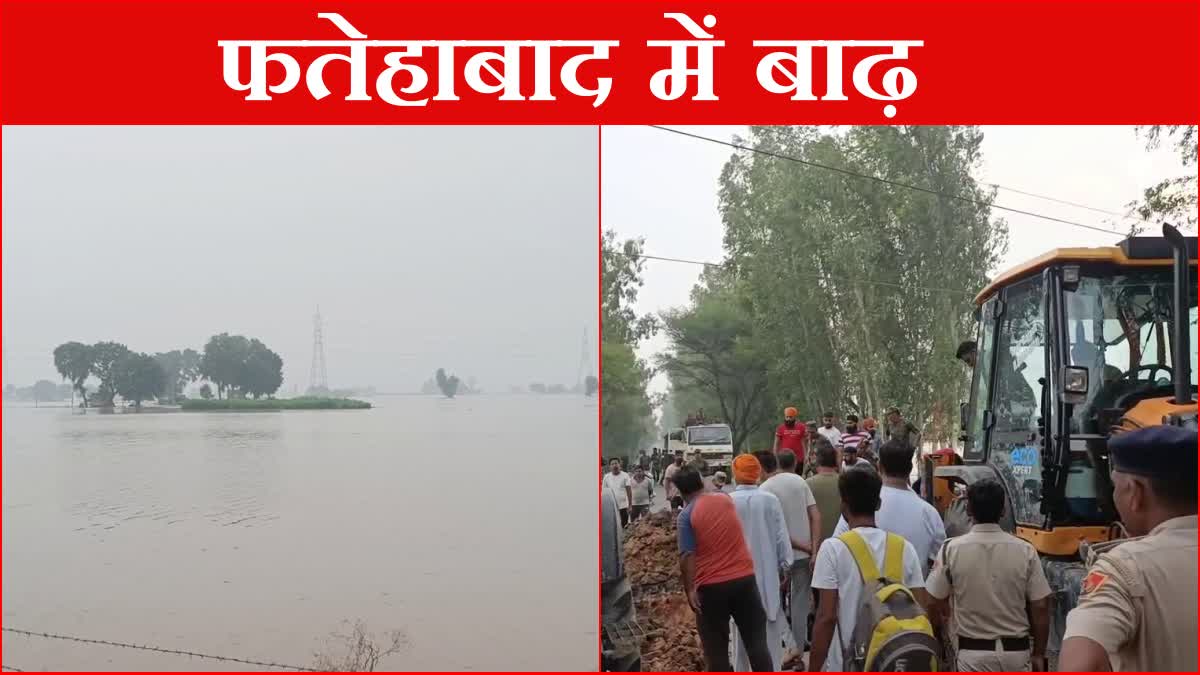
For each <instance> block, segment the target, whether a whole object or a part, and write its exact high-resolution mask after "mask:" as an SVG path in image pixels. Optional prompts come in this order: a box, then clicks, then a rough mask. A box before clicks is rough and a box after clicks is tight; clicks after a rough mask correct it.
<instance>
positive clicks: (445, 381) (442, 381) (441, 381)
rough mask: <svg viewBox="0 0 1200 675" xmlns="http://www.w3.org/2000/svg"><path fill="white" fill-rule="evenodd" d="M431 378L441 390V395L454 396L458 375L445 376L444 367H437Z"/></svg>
mask: <svg viewBox="0 0 1200 675" xmlns="http://www.w3.org/2000/svg"><path fill="white" fill-rule="evenodd" d="M433 378H434V380H436V381H437V386H438V389H440V390H441V392H442V395H443V396H445V397H446V398H454V395H455V394H457V393H458V384H459V381H458V377H457V376H455V375H449V376H447V375H446V370H445V369H444V368H438V369H437V373H435V374H434V376H433Z"/></svg>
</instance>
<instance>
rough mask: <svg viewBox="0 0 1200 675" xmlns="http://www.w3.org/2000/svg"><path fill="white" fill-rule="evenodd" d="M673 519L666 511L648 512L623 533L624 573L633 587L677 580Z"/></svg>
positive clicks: (676, 547)
mask: <svg viewBox="0 0 1200 675" xmlns="http://www.w3.org/2000/svg"><path fill="white" fill-rule="evenodd" d="M675 537H676V535H675V519H674V518H672V517H671V513H670V512H669V511H659V512H656V513H652V514H649V515H648V516H646V517H644V518H641V519H639V520H638V522H636V523H634V524H633V525H632V526H631V527H630V528H629V530H628V531H627V532H626V533H625V573H626V575H628V577H629V583H630V584H632V585H633V586H634V587H638V586H653V585H659V584H665V583H667V582H670V581H678V579H679V548H678V545H677V543H676V538H675Z"/></svg>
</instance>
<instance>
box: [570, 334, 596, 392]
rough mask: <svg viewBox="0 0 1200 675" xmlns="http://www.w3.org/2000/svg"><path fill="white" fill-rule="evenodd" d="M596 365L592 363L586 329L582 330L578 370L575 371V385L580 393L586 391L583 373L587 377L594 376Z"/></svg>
mask: <svg viewBox="0 0 1200 675" xmlns="http://www.w3.org/2000/svg"><path fill="white" fill-rule="evenodd" d="M595 368H596V364H594V363H592V347H591V342H590V341H589V340H588V331H587V328H584V329H583V347H582V349H581V350H580V352H579V368H578V369H577V370H576V371H575V385H576V386H577V387H579V390H580V391H586V388H587V384H586V382H585V378H584V373H587V377H592V376H593V375H595V374H596V371H595Z"/></svg>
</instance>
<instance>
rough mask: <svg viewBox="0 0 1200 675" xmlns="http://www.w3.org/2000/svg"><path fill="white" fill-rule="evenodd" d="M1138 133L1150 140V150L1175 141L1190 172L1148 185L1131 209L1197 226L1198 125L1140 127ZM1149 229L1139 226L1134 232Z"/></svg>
mask: <svg viewBox="0 0 1200 675" xmlns="http://www.w3.org/2000/svg"><path fill="white" fill-rule="evenodd" d="M1137 132H1138V134H1139V135H1141V136H1142V138H1144V139H1145V141H1146V149H1147V150H1153V149H1155V148H1157V147H1159V146H1160V145H1161V144H1162V143H1163V141H1168V142H1170V143H1173V144H1174V146H1175V151H1176V152H1177V153H1178V154H1179V162H1180V164H1182V165H1183V166H1184V167H1186V168H1187V172H1186V173H1184V174H1183V175H1181V176H1176V177H1175V178H1167V179H1166V180H1162V181H1159V182H1158V183H1156V184H1154V185H1152V186H1150V187H1148V188H1146V190H1145V191H1144V192H1143V193H1142V198H1141V199H1140V200H1137V201H1134V202H1131V203H1130V204H1129V208H1130V209H1132V210H1133V211H1134V212H1135V213H1137V214H1138V216H1140V217H1141V218H1144V219H1146V220H1151V221H1158V220H1166V221H1169V222H1172V223H1174V224H1175V225H1179V226H1185V225H1186V226H1188V227H1193V228H1194V227H1195V226H1196V213H1197V210H1196V207H1197V201H1196V158H1197V150H1198V148H1200V145H1198V142H1197V141H1198V138H1197V133H1196V127H1195V126H1187V125H1184V126H1163V125H1157V126H1140V127H1138V128H1137ZM1143 229H1145V228H1144V226H1142V225H1138V226H1135V227H1134V228H1133V233H1136V232H1140V231H1141V230H1143Z"/></svg>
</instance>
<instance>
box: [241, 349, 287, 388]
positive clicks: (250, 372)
mask: <svg viewBox="0 0 1200 675" xmlns="http://www.w3.org/2000/svg"><path fill="white" fill-rule="evenodd" d="M237 383H238V389H239V390H240V391H242V392H243V393H246V394H249V395H251V396H253V397H254V398H260V397H262V396H267V397H270V396H273V395H274V394H275V392H276V391H279V387H280V385H282V384H283V359H282V358H280V356H279V355H278V354H276V353H275V352H273V351H271V350H270V349H268V348H267V346H266V345H265V344H263V343H262V342H260V341H259V340H257V339H253V340H250V344H249V347H248V349H247V352H246V360H245V362H244V363H243V364H242V369H241V371H240V372H239V376H238V379H237Z"/></svg>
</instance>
